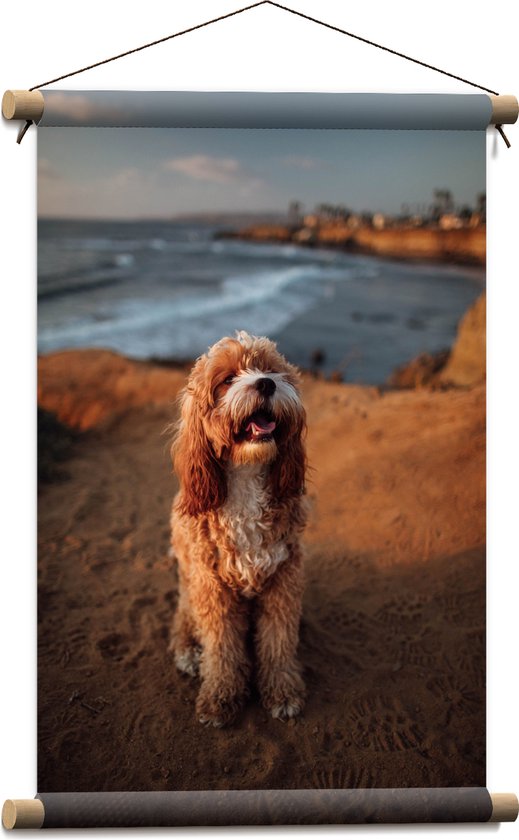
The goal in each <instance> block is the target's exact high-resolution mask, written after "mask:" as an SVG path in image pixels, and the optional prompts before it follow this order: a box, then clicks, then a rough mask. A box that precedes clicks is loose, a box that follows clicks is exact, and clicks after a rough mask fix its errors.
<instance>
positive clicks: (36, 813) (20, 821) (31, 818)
mask: <svg viewBox="0 0 519 840" xmlns="http://www.w3.org/2000/svg"><path fill="white" fill-rule="evenodd" d="M44 819H45V808H44V807H43V802H41V801H40V800H39V799H6V801H5V802H4V807H3V808H2V825H3V827H4V828H7V829H12V828H41V827H42V825H43V820H44Z"/></svg>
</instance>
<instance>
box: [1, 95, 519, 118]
mask: <svg viewBox="0 0 519 840" xmlns="http://www.w3.org/2000/svg"><path fill="white" fill-rule="evenodd" d="M489 98H490V100H491V103H492V113H491V116H490V122H489V125H511V124H513V123H515V122H517V118H518V116H519V103H518V101H517V97H515V96H508V95H503V96H493V95H492V96H490V97H489ZM43 110H44V99H43V94H42V93H41V91H39V90H32V91H31V90H6V91H5V93H4V96H3V99H2V114H3V116H4V117H5V119H6V120H32V121H33V122H35V123H38V122H39V121H40V120H41V118H42V116H43Z"/></svg>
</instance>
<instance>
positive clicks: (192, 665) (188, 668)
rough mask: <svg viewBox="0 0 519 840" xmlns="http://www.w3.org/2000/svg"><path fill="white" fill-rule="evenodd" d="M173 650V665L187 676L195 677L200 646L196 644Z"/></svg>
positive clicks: (197, 669)
mask: <svg viewBox="0 0 519 840" xmlns="http://www.w3.org/2000/svg"><path fill="white" fill-rule="evenodd" d="M174 652H175V665H176V666H177V668H178V670H179V671H180V672H181V673H182V674H187V675H188V676H189V677H196V676H197V674H198V671H199V668H200V656H201V653H202V648H201V647H199V646H198V645H192V646H190V647H186V648H183V649H181V650H179V649H174Z"/></svg>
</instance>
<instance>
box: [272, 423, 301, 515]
mask: <svg viewBox="0 0 519 840" xmlns="http://www.w3.org/2000/svg"><path fill="white" fill-rule="evenodd" d="M305 434H306V423H305V419H304V417H301V419H300V420H299V422H298V424H297V427H296V428H295V429H291V430H290V433H289V434H288V435H287V436H286V438H285V439H284V440H281V441H278V454H277V457H276V459H275V461H274V462H273V464H272V466H271V469H270V488H271V491H272V495H273V496H274V498H277V499H281V500H282V499H289V498H293V497H295V496H301V495H302V494H303V493H304V491H305V474H306V451H305V446H304V438H305Z"/></svg>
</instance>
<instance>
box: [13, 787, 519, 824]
mask: <svg viewBox="0 0 519 840" xmlns="http://www.w3.org/2000/svg"><path fill="white" fill-rule="evenodd" d="M489 795H490V799H491V800H492V815H491V817H490V819H489V822H515V820H516V819H517V816H518V813H519V802H518V799H517V796H516V795H515V793H491V794H489ZM44 819H45V808H44V805H43V802H41V800H39V799H7V800H6V801H5V802H4V807H3V809H2V825H3V827H4V828H6V829H8V830H11V829H20V828H41V827H42V825H43V822H44Z"/></svg>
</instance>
